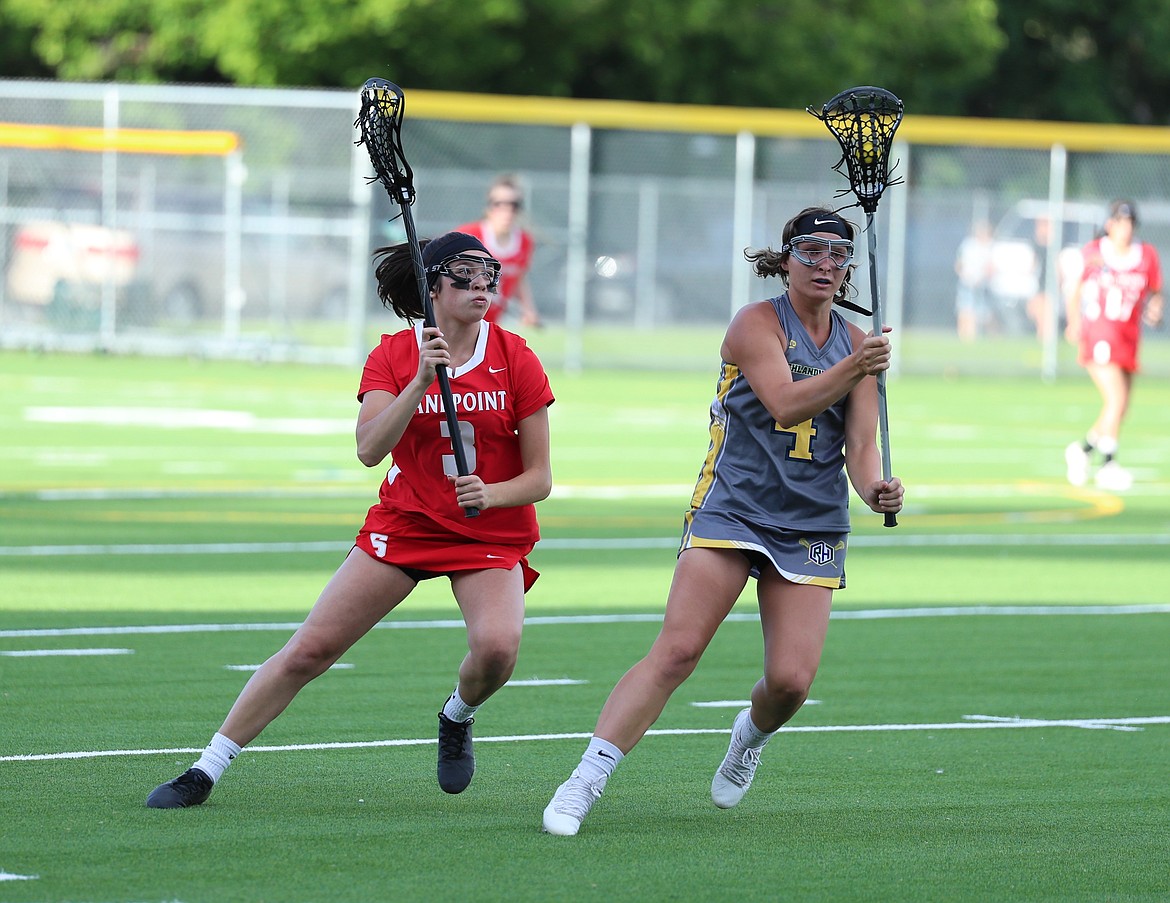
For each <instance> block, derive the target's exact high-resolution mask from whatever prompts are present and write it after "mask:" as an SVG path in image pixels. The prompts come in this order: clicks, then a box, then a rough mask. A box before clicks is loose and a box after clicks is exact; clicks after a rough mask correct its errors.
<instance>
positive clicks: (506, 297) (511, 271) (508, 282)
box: [455, 220, 536, 323]
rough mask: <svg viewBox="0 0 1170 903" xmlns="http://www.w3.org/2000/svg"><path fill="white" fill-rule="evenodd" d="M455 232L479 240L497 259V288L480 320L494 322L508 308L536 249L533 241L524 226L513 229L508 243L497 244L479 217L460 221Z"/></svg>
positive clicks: (530, 264)
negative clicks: (498, 286)
mask: <svg viewBox="0 0 1170 903" xmlns="http://www.w3.org/2000/svg"><path fill="white" fill-rule="evenodd" d="M455 231H456V232H466V233H467V234H468V235H474V236H475V237H476V238H478V239H479V240H480V241H482V242H483V246H484V247H485V248H487V249H488V251H489V252H491V255H492V257H494V258H496V260H498V261H499V262H500V291H499V294H497V295H496V300H495V301H493V302H492V305H491V307H489V308H488V310H487V313H486V314H484V319H485V320H487V321H488V322H489V323H495V322H498V321H499V319H500V317H501V316H503V313H504V311H506V310H507V309H508V303H509V302H510V301H511V300H512V299H513V298H515V297H516V292H517V291H518V290H519V287H520V280H522V279H523V278H524V274H525V273H527V272H528V269H529V267H531V266H532V252H533V251H534V250H535V249H536V243H535V242H534V241H533V240H532V236H531V235H530V234H529V233H528V232H526V231H525V230H524V229H513V230H512V235H511V237H510V238H509V240H508V242H507V243H506V244H503V245H501V244H500V243H499V242H497V241H496V238H495V235H493V234H492V233H491V232H490V231H489V230H488V229H487V228H485V227H484V224H483V221H482V220H481V221H479V222H475V223H464V224H463V225H462V226H459V227H458V228H457V229H456V230H455Z"/></svg>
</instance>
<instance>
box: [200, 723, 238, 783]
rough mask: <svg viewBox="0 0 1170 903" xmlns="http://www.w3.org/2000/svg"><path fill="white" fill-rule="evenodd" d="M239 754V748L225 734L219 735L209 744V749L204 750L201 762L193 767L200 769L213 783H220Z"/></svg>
mask: <svg viewBox="0 0 1170 903" xmlns="http://www.w3.org/2000/svg"><path fill="white" fill-rule="evenodd" d="M239 754H240V747H239V746H237V745H236V744H235V743H233V742H232V741H231V740H229V739H228V738H227V737H225V736H224V735H223V734H219V733H217V734H216V735H215V736H214V737H212V738H211V742H210V743H208V744H207V748H206V749H205V750H203V755H201V756H200V757H199V761H198V762H196V763H195V764H194V765H193V766H191V767H192V768H198V769H199V770H200V771H202V772H203V773H204V774H206V775H207V776H208V777H210V778H211V780H212V781H219V779H220V778H221V777H223V773H224V772H225V771H227V767H228V766H229V765H231V764H232V759H234V758H235V757H236V756H238V755H239Z"/></svg>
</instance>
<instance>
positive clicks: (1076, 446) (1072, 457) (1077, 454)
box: [1064, 442, 1089, 486]
mask: <svg viewBox="0 0 1170 903" xmlns="http://www.w3.org/2000/svg"><path fill="white" fill-rule="evenodd" d="M1064 463H1065V466H1066V467H1067V470H1066V471H1065V475H1066V476H1067V477H1068V481H1069V482H1070V483H1072V484H1073V485H1074V486H1084V485H1085V483H1087V482H1088V480H1089V456H1088V454H1087V453H1086V452H1085V450H1084V449H1083V448H1081V444H1080V443H1079V442H1073V443H1071V444H1070V445H1069V446H1068V448H1066V449H1065V450H1064Z"/></svg>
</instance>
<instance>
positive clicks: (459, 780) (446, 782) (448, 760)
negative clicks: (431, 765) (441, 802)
mask: <svg viewBox="0 0 1170 903" xmlns="http://www.w3.org/2000/svg"><path fill="white" fill-rule="evenodd" d="M474 723H475V719H474V718H468V719H467V720H466V721H452V720H451V719H450V718H448V717H447V716H446V715H444V714H443V713H442V712H439V786H440V787H442V788H443V790H445V791H446V792H447V793H462V792H463V791H464V790H466V789H467V785H468V784H470V783H471V776H472V775H474V774H475V753H473V752H472V751H471V725H473V724H474Z"/></svg>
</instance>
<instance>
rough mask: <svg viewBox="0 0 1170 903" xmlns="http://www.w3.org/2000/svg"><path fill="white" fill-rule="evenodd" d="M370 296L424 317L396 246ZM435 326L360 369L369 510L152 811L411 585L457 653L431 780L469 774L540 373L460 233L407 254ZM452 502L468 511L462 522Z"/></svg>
mask: <svg viewBox="0 0 1170 903" xmlns="http://www.w3.org/2000/svg"><path fill="white" fill-rule="evenodd" d="M376 256H378V257H379V258H380V262H379V263H378V265H377V277H378V295H379V297H380V298H381V299H382V301H383V303H384V304H385V305H386V306H387V307H390V308H391V309H393V310H394V312H395V313H397V314H398V315H399V316H401V317H402V318H403V319H405V320H407V321H409V322H411V323H416V321H421V320H422V319H423V311H422V303H421V299H420V298H419V297H418V282H417V279H416V276H415V272H414V265H413V263H412V262H411V257H410V250H409V247H408V246H407V245H405V244H403V245H397V246H394V247H392V248H382V249H381V250H380V251H379V252H378V253H377V255H376ZM422 256H423V265H424V266H425V268H426V270H427V284H428V287H429V289H430V292H431V298H432V302H433V305H434V310H435V321H436V327H424V326H423V325H421V324H419V323H416V325H413V326H411V327H410V328H407V329H404V330H402V331H401V332H398V333H396V334H394V335H387V336H383V337H382V341H381V342H380V344H379V345H378V347H376V348H375V349H374V350H373V351H372V352H370V355H369V358H368V359H367V361H366V366H365V369H364V371H363V373H362V379H361V385H360V389H359V392H358V399H359V400H360V401H361V409H360V411H359V412H358V419H357V454H358V458H359V459H360V460H361V461H362V463H363V464H365V465H367V466H369V467H374V466H376V465H378V464H380V463H381V462H382V461H384V460H385V459H386V458H387V457H388V456H390V455H391V454H393V465H392V466H391V467H390V469H389V471H388V472H387V474H386V479H385V480H383V482H382V487H381V491H380V493H379V500H378V503H377V504H375V505H374V506H373V507H371V508H370V510H369V514H368V515H367V517H366V522H365V524H364V525H363V526H362V529H361V532H360V533H359V534H358V537H357V541H356V544H355V546H354V548H353V549H351V550H350V553H349V555H348V556H347V557H346V559H345V561H344V562H342V564H341V567H340V568H338V570H337V572H336V573H335V574H334V575H333V578H332V579H331V580H330V581H329V583H328V585H327V586H326V587H325V589H324V590H323V591H322V592H321V595H320V596H319V597H318V599H317V603H316V605H314V606H313V609H312V611H310V612H309V615H308V617H307V618H306V619H305V622H304V623H303V624H302V625H301V626H300V628H298V630H297V631H296V633H294V634H293V636H292V638H291V639H289V641H288V642H287V643H286V644H285V646H284V648H283V649H281V650H280V651H279V652H277V653H276V654H275V655H274V656H272V657H271V658H270V659H268V661H266V662H265V663H264V664H263V665H262V666H261V667H260V669H259V670H258V671H257V672H256V673H255V674H254V675H253V676H252V678H251V679H250V680H249V681H248V683H247V685H246V686H245V687H244V689H243V691H242V692H241V693H240V696H239V698H238V699H237V700H236V703H235V705H234V706H232V709H231V711H230V712H229V713H228V716H227V719H226V720H225V721H224V723H223V725H222V726H221V727H220V729H219V732H218V733H216V734H215V736H214V737H213V738H212V740H211V742H210V743H209V744H208V746H207V748H206V749H205V750H204V752H203V755H202V756H201V757H200V758H199V759H198V761H196V762H195V764H194V765H193V766H192V767H191V768H190V769H188V770H187V771H186V772H184V773H183V774H182V775H180V776H179V777H178V778H176V779H175V780H173V781H168V782H167V783H165V784H162V785H160V786H159V787H156V788H155V789H154V791H153V792H152V793H151V794H150V796H149V797H148V798H147V801H146V804H147V805H148V806H150V807H152V808H160V809H175V808H183V807H186V806H197V805H199V804H200V803H202V802H203V801H204V800H206V799H207V797H208V795H209V794H210V793H211V789H212V787H213V786H214V784H215V782H216V781H218V780H219V778H220V777H221V776H222V775H223V772H224V770H225V769H226V768H227V766H228V765H229V764H230V762H231V761H232V760H233V759H234V758H235V757H236V756H237V755H239V753H240V750H241V749H242V747H244V746H246V745H247V744H248V743H250V742H251V741H252V740H254V739H255V738H256V737H257V736H258V735H259V734H260V732H261V731H262V730H263V729H264V728H265V727H266V726H267V725H268V724H269V723H270V722H271V721H272V720H273V719H274V718H276V716H277V715H279V714H280V713H281V712H282V711H284V709H285V707H286V706H287V705H288V704H289V703H290V702H291V701H292V699H293V697H294V696H296V694H297V693H298V692H299V691H300V690H301V688H302V687H304V686H305V684H307V683H308V682H309V681H310V680H312V679H313V678H315V677H317V676H318V675H320V674H322V673H324V671H325V670H326V669H327V668H329V666H330V665H332V664H333V663H334V662H336V661H337V660H338V659H339V658H340V657H341V655H342V653H344V652H345V651H346V650H347V649H348V648H349V647H350V646H352V645H353V644H354V643H355V642H357V640H358V639H360V638H361V637H362V636H364V635H365V634H366V632H367V631H369V630H370V629H371V628H372V627H373V626H374V625H375V624H377V623H378V622H379V621H380V620H381V619H382V618H383V617H385V616H386V615H387V614H388V613H389V612H390V611H392V610H393V609H394V608H395V606H397V605H398V603H400V602H401V601H403V600H404V599H405V598H406V597H407V596H408V595H410V593H411V591H412V590H413V589H414V588H415V586H416V585H417V583H418V581H419V580H424V579H427V578H430V577H439V576H445V577H447V578H449V579H450V581H451V589H452V591H453V593H454V595H455V600H456V602H457V603H458V604H459V609H460V611H461V612H462V614H463V619H464V621H465V623H466V624H467V645H468V649H469V651H468V653H467V655H466V657H465V658H464V659H463V662H462V664H461V665H460V666H459V678H458V683H457V684H456V686H455V691H454V692H453V693H452V694H451V696H450V698H448V700H447V702H446V704H445V705H444V706H443V710H442V711H441V712H440V713H439V757H438V778H439V785H440V787H442V789H443V790H445V791H446V792H448V793H460V792H461V791H463V790H464V789H465V788H466V787H467V786H468V784H469V783H470V782H471V777H472V775H473V773H474V771H475V757H474V755H473V752H472V742H471V724H472V716H473V715H474V713H475V711H476V709H478V708H479V706H480V705H481V704H482V703H483V702H484V701H486V700H487V698H488V697H489V696H491V695H492V694H493V693H494V692H495V691H496V690H498V689H499V688H500V687H502V686H503V685H504V683H505V682H506V681H507V680H508V678H509V676H511V673H512V668H513V667H514V666H515V664H516V655H517V652H518V650H519V646H520V633H521V630H522V628H523V624H524V593H525V592H526V591H527V590H528V589H529V587H531V586H532V583H533V581H535V580H536V578H537V576H538V575H537V573H536V572H535V571H534V570H532V568H531V567H529V565H528V557H527V556H528V554H529V553H530V552H531V551H532V548H533V546H534V545H535V543H536V541H537V540H538V539H539V532H538V528H537V522H536V512H535V508H534V503H535V502H538V501H540V500H541V499H543V498H545V497H547V496H548V494H549V491H550V490H551V488H552V468H551V465H550V463H549V433H548V406H549V405H550V404H552V402H553V395H552V391H551V389H550V388H549V383H548V378H547V376H546V375H545V373H544V369H543V367H542V366H541V364H540V361H539V360H537V358H536V355H535V354H534V353H533V352H532V351H531V350H530V349H529V348H528V346H527V344H526V343H525V342H524V340H523V339H522V338H520V337H519V336H517V335H515V334H513V333H510V332H508V331H507V330H504V329H502V328H500V327H499V326H496V325H494V324H489V323H487V322H485V321H484V314H485V313H486V311H487V310H488V309H489V307H490V305H491V303H492V298H493V294H494V291H495V288H496V285H497V280H498V278H499V263H498V261H496V260H495V259H494V258H492V256H491V255H490V254H489V253H488V251H487V249H486V248H485V247H484V246H483V244H482V243H481V242H480V241H479V240H478V239H476V238H474V237H473V236H470V235H465V234H462V233H458V232H449V233H447V234H446V235H442V236H440V237H439V238H436V239H433V240H432V241H429V242H425V243H424V244H423V248H422ZM440 365H442V366H444V367H446V368H447V369H448V375H449V378H450V384H451V389H452V393H453V397H454V399H455V402H456V407H457V409H458V415H459V426H460V433H461V435H462V437H463V441H464V445H465V448H466V452H467V461H468V466H469V469H470V470H471V471H472V472H471V474H470V475H468V476H462V477H460V476H457V471H456V468H455V462H454V460H453V458H454V456H453V454H452V446H451V438H450V435H449V428H448V425H447V419H446V416H445V414H444V409H443V404H442V396H441V393H440V391H439V386H438V382H437V380H436V369H435V368H436V367H438V366H440ZM464 508H476V509H478V510H479V511H480V512H481V515H480V516H479V517H475V518H466V517H465V516H464V513H463V509H464Z"/></svg>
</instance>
